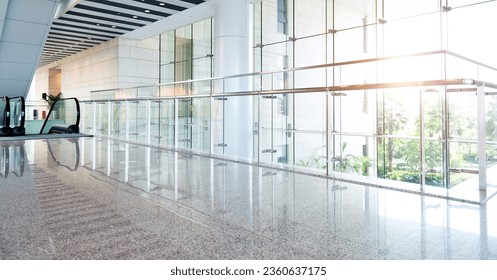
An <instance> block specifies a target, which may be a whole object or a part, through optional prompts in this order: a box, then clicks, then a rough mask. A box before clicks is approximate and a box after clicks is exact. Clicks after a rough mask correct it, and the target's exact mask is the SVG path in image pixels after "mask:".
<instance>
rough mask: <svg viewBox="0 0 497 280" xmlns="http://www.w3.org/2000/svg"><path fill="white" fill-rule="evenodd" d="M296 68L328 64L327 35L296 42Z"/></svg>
mask: <svg viewBox="0 0 497 280" xmlns="http://www.w3.org/2000/svg"><path fill="white" fill-rule="evenodd" d="M294 48H295V67H304V66H310V65H321V64H325V63H326V54H325V52H326V35H320V36H316V37H311V38H305V39H300V40H297V41H295V47H294Z"/></svg>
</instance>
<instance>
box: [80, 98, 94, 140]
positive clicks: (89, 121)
mask: <svg viewBox="0 0 497 280" xmlns="http://www.w3.org/2000/svg"><path fill="white" fill-rule="evenodd" d="M81 107H82V108H81V109H82V112H83V114H82V117H83V119H82V122H83V125H82V126H81V132H82V133H86V134H94V133H95V132H94V131H93V118H95V112H94V111H93V102H85V103H81Z"/></svg>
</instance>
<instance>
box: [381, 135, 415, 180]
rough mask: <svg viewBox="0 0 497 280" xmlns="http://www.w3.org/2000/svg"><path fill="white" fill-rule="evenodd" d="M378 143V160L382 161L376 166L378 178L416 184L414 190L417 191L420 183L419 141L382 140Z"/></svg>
mask: <svg viewBox="0 0 497 280" xmlns="http://www.w3.org/2000/svg"><path fill="white" fill-rule="evenodd" d="M380 143H381V145H379V147H378V158H379V159H382V161H381V163H382V165H381V166H378V167H379V168H378V176H379V177H381V178H387V179H390V180H395V181H402V182H407V183H415V184H418V186H415V188H418V189H419V184H420V183H421V174H420V170H421V167H420V163H421V162H420V149H419V140H409V139H401V138H386V139H385V138H383V139H382V141H381V142H380ZM383 176H384V177H383Z"/></svg>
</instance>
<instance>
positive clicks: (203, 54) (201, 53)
mask: <svg viewBox="0 0 497 280" xmlns="http://www.w3.org/2000/svg"><path fill="white" fill-rule="evenodd" d="M211 22H212V19H210V18H209V19H206V20H203V21H200V22H197V23H194V24H193V79H203V78H210V77H212V24H211Z"/></svg>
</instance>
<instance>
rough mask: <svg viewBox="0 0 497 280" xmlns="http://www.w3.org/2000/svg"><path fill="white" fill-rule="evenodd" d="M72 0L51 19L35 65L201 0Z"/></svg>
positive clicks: (118, 34)
mask: <svg viewBox="0 0 497 280" xmlns="http://www.w3.org/2000/svg"><path fill="white" fill-rule="evenodd" d="M2 1H3V0H2ZM75 2H76V4H75V5H73V6H72V7H69V9H68V10H67V11H66V12H65V13H63V14H62V15H60V16H59V17H58V18H56V19H55V20H54V21H53V23H52V26H51V28H50V31H49V34H48V37H47V39H46V42H45V47H44V48H43V51H42V54H41V57H40V61H39V66H43V65H47V64H49V63H52V62H54V61H57V60H60V59H63V58H65V57H67V56H70V55H73V54H75V53H78V52H80V51H82V50H85V49H87V48H91V47H93V46H95V45H98V44H100V43H102V42H105V41H108V40H110V39H112V38H115V37H118V36H121V35H124V34H126V33H129V32H131V31H133V30H136V29H139V28H142V27H144V26H147V25H149V24H152V23H154V22H157V21H160V20H163V19H165V18H167V17H169V16H171V15H174V14H176V13H179V12H182V11H185V10H187V9H189V8H193V7H195V6H196V5H199V4H202V3H204V2H205V1H204V0H82V1H75Z"/></svg>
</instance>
